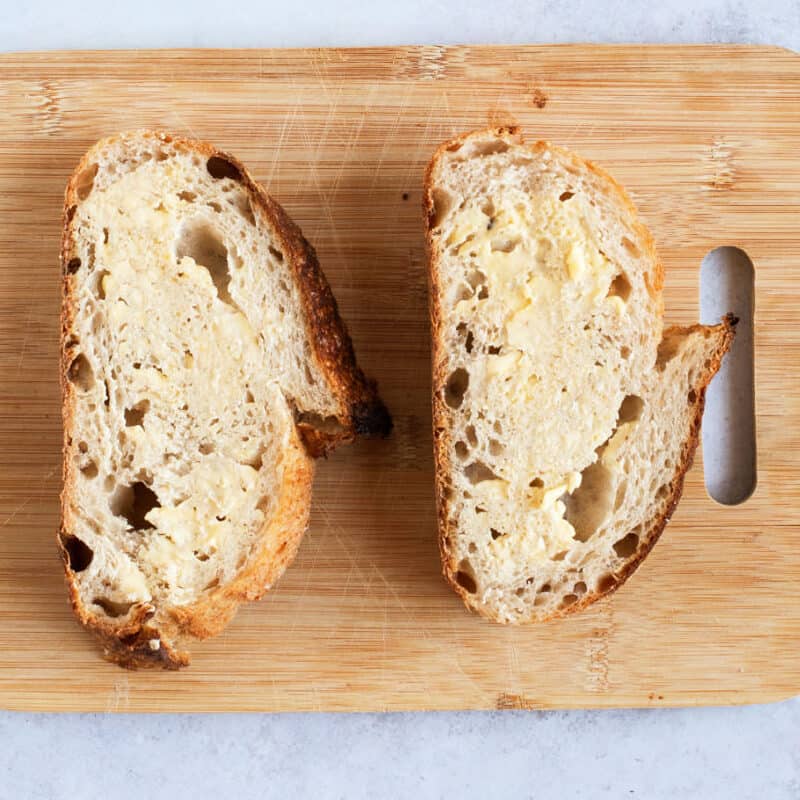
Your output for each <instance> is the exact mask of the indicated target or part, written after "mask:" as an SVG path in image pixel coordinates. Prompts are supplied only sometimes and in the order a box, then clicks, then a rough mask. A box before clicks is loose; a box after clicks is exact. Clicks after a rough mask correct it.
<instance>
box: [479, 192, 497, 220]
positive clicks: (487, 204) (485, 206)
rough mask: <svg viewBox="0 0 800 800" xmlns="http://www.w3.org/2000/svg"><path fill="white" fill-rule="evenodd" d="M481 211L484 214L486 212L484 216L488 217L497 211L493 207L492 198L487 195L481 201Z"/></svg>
mask: <svg viewBox="0 0 800 800" xmlns="http://www.w3.org/2000/svg"><path fill="white" fill-rule="evenodd" d="M481 211H482V212H483V213H484V214H486V216H487V217H489V218H490V219H491V218H492V217H493V216H494V215H495V214H496V213H497V210H496V209H495V207H494V201H493V200H492V198H491V197H487V198H486V199H485V200H484V201H483V202H482V203H481Z"/></svg>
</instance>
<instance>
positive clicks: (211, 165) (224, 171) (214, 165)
mask: <svg viewBox="0 0 800 800" xmlns="http://www.w3.org/2000/svg"><path fill="white" fill-rule="evenodd" d="M206 169H207V170H208V174H209V175H210V176H211V177H212V178H215V179H216V180H221V179H222V178H230V179H231V180H232V181H240V180H241V179H242V173H241V170H240V169H239V167H237V166H236V165H235V164H233V163H231V162H230V161H228V159H227V158H223V157H222V156H211V158H209V159H208V161H206Z"/></svg>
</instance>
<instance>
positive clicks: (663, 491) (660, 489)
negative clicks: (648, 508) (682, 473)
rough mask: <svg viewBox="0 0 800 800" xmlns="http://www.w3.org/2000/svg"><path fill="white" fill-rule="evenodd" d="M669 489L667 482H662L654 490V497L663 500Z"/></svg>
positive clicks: (667, 495)
mask: <svg viewBox="0 0 800 800" xmlns="http://www.w3.org/2000/svg"><path fill="white" fill-rule="evenodd" d="M669 489H670V486H669V484H668V483H662V484H661V486H659V487H658V491H657V492H656V497H657V498H658V499H659V500H664V499H666V498H667V497H669Z"/></svg>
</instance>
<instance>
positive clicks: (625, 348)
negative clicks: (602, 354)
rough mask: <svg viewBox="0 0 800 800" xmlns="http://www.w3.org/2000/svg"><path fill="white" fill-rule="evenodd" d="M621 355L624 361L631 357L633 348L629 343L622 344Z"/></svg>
mask: <svg viewBox="0 0 800 800" xmlns="http://www.w3.org/2000/svg"><path fill="white" fill-rule="evenodd" d="M619 355H620V357H621V358H622V360H623V361H627V360H628V359H629V358H630V357H631V349H630V347H628V346H627V345H622V347H620V349H619Z"/></svg>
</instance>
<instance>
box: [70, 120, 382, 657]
mask: <svg viewBox="0 0 800 800" xmlns="http://www.w3.org/2000/svg"><path fill="white" fill-rule="evenodd" d="M126 136H130V137H136V138H141V137H151V138H154V139H156V140H158V141H162V142H165V143H171V145H172V146H174V147H176V148H178V149H186V150H190V151H193V152H197V153H199V154H201V155H202V156H204V157H207V158H208V159H211V158H215V159H219V160H220V161H219V162H215V163H216V166H217V168H221V169H223V170H224V171H225V174H226V175H228V176H230V177H233V178H234V179H236V180H239V181H240V183H241V184H242V185H243V186H244V187H245V188H246V190H247V192H248V195H249V196H250V200H251V205H252V208H253V209H254V211H255V212H256V213H259V214H261V215H262V216H263V218H264V219H265V220H266V222H267V224H268V225H269V226H270V227H271V228H272V229H273V230H274V231H275V232H276V233H277V236H278V238H279V239H280V244H281V246H282V248H283V250H284V252H285V253H286V258H287V260H288V263H289V266H290V267H291V269H292V271H293V275H294V280H295V282H296V285H297V287H298V289H299V291H300V295H301V298H302V303H303V309H304V312H305V320H306V330H307V333H308V336H309V340H310V341H311V343H312V347H313V351H314V352H313V356H314V358H315V359H316V360H317V362H318V364H319V367H320V369H321V370H322V371H323V373H324V375H325V376H326V378H327V379H328V381H329V384H330V386H331V389H332V391H333V393H334V395H335V396H336V397H337V398H339V400H340V406H341V413H340V415H339V416H337V419H336V424H335V425H323V426H320V428H319V429H318V428H317V427H315V424H314V422H315V420H314V419H313V418H311V419H299V420H298V424H297V426H296V430H295V431H294V432H293V434H292V443H291V445H290V448H289V452H288V453H287V455H286V458H285V466H284V469H285V473H284V480H283V482H282V484H281V496H280V498H279V499H278V501H277V511H276V513H275V514H274V515H273V517H272V521H271V522H269V523H267V526H266V527H265V530H264V531H263V532H262V534H261V536H260V541H261V542H262V549H261V551H260V552H259V553H258V554H257V555H256V556H254V557H252V558H251V559H250V560H249V561H248V564H247V565H246V566H245V568H244V569H242V570H241V571H240V572H239V574H238V575H237V576H236V578H235V579H234V580H233V581H231V582H230V583H228V584H226V585H225V586H221V587H219V588H218V589H217V590H215V591H213V592H211V593H209V594H208V595H206V596H205V597H203V598H202V599H201V600H199V601H197V602H195V603H193V604H191V605H188V606H183V607H172V608H170V609H168V610H166V613H160V614H159V615H158V616H159V621H158V624H156V623H155V621H154V617H155V616H156V609H155V608H154V607H153V606H152V605H151V604H139V605H138V606H135V607H134V608H133V609H132V610H131V612H130V613H129V614H128V615H127V616H126V618H125V620H124V621H123V622H119V621H112V620H110V619H108V618H105V617H101V616H98V615H96V614H94V613H92V612H91V611H90V610H89V609H87V608H86V606H85V605H84V604H83V602H82V601H81V598H80V595H79V592H78V585H77V580H76V577H75V573H74V572H73V570H72V568H71V565H70V558H69V553H68V551H67V547H66V544H65V542H66V540H67V539H68V538H69V536H70V535H71V531H72V530H73V528H74V526H73V524H72V519H71V517H72V512H71V510H70V494H69V492H70V489H69V487H71V486H72V485H73V479H74V475H73V471H74V469H75V467H74V465H73V464H72V462H71V460H70V459H68V458H67V456H66V454H67V452H68V448H69V445H70V444H71V442H70V431H71V430H72V429H73V427H74V416H75V394H74V391H75V390H74V387H73V386H72V384H71V383H70V381H69V380H67V370H68V368H69V365H70V363H71V362H72V359H73V358H74V356H75V353H76V351H77V343H76V342H74V341H73V340H72V338H71V332H72V331H73V329H74V320H75V298H74V288H73V279H72V277H71V274H70V271H71V269H70V262H71V259H72V258H73V249H72V248H73V231H72V223H73V218H74V216H75V211H76V209H77V206H78V204H79V203H80V199H79V194H78V181H79V178H80V176H81V174H82V173H83V172H84V170H86V169H87V168H88V167H90V166H91V164H92V159H93V158H94V157H96V153H97V149H98V148H99V147H100V146H101V145H102V144H105V143H108V142H113V141H116V140H118V139H119V138H123V139H124V138H125V137H126ZM61 265H62V274H63V298H62V310H61V369H60V382H61V393H62V398H63V404H62V415H63V422H64V442H63V447H64V457H63V464H62V476H63V489H62V494H61V527H60V532H59V536H58V547H59V551H60V552H61V556H62V560H63V562H64V568H65V576H66V582H67V587H68V591H69V596H70V600H71V603H72V607H73V609H74V611H75V614H76V616H77V618H78V619H79V620H80V622H81V623H82V624H83V625H85V626H86V627H87V628H89V629H90V630H91V631H92V632H93V633H94V635H95V636H96V637H97V639H98V640H99V641H100V643H101V645H102V647H103V650H104V654H105V656H106V657H107V658H108V659H109V660H111V661H114V662H116V663H118V664H120V665H122V666H125V667H129V668H137V667H164V668H169V669H177V668H180V667H182V666H185V665H187V664H188V663H189V655H188V653H187V652H185V651H183V650H181V649H180V648H181V642H185V641H187V640H189V639H190V638H198V639H202V638H205V637H208V636H213V635H214V634H216V633H218V632H219V631H220V630H221V629H222V628H224V627H225V625H226V624H227V623H228V622H229V621H230V619H231V618H232V617H233V615H234V614H235V613H236V609H237V608H238V606H239V605H240V604H241V603H242V602H245V601H250V600H256V599H258V598H259V597H261V596H262V595H263V594H264V593H265V592H266V591H267V590H268V589H269V588H270V587H271V585H272V584H273V583H274V582H275V581H276V580H277V579H278V578H279V577H280V575H281V574H282V573H283V571H284V569H285V568H286V566H287V565H288V564H289V563H290V562H291V561H292V559H293V558H294V555H295V553H296V552H297V548H298V546H299V544H300V541H301V539H302V536H303V533H304V532H305V529H306V526H307V524H308V515H309V498H310V495H311V484H312V480H313V472H314V465H313V460H312V458H311V457H312V456H313V457H317V456H320V455H325V454H327V453H328V452H329V451H330V450H331V449H333V448H334V447H335V446H336V445H338V444H340V443H342V442H350V441H352V440H353V439H354V438H355V436H356V435H383V436H385V435H387V434H388V433H389V431H390V430H391V426H392V423H391V417H390V416H389V413H388V411H387V409H386V406H385V405H384V403H383V401H382V400H381V399H380V397H379V396H378V394H377V388H376V385H375V383H374V381H371V380H369V379H368V378H366V377H365V375H364V373H363V372H362V371H361V369H360V368H359V367H358V365H357V363H356V360H355V354H354V352H353V346H352V342H351V340H350V337H349V335H348V333H347V328H346V326H345V324H344V322H343V321H342V319H341V317H340V316H339V313H338V308H337V305H336V300H335V298H334V297H333V294H332V292H331V289H330V287H329V285H328V283H327V281H326V279H325V276H324V274H323V273H322V270H321V268H320V266H319V262H318V261H317V258H316V254H315V252H314V249H313V248H312V247H311V245H310V244H309V243H308V242H307V241H306V240H305V238H304V237H303V235H302V233H301V232H300V229H299V228H298V227H297V225H295V224H294V222H292V220H291V219H290V218H289V217H288V215H287V214H286V212H285V211H284V210H283V209H282V208H281V207H280V205H278V203H277V202H276V201H275V200H273V199H272V198H271V197H270V196H269V195H268V194H267V193H266V191H265V190H264V189H263V187H261V186H260V185H259V184H258V183H257V182H256V181H255V180H254V179H253V178H252V177H251V176H250V173H249V172H248V171H247V169H246V168H245V167H244V165H243V164H241V162H239V161H238V160H237V159H236V158H234V157H233V156H230V155H228V154H227V153H224V152H222V151H220V150H218V149H217V148H215V147H214V146H213V145H211V144H209V143H207V142H198V141H193V140H190V139H185V138H182V137H179V136H174V135H170V134H166V133H157V132H144V133H134V134H122V135H121V137H113V138H112V139H111V140H104V141H103V142H99V143H97V144H96V145H95V146H94V147H93V148H91V149H90V150H89V151H88V152H87V153H86V155H85V156H84V157H83V159H82V160H81V162H80V163H79V164H78V166H77V168H76V169H75V171H74V173H73V174H72V176H71V178H70V180H69V183H68V184H67V188H66V192H65V202H64V218H63V231H62V240H61ZM323 422H324V421H323Z"/></svg>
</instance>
